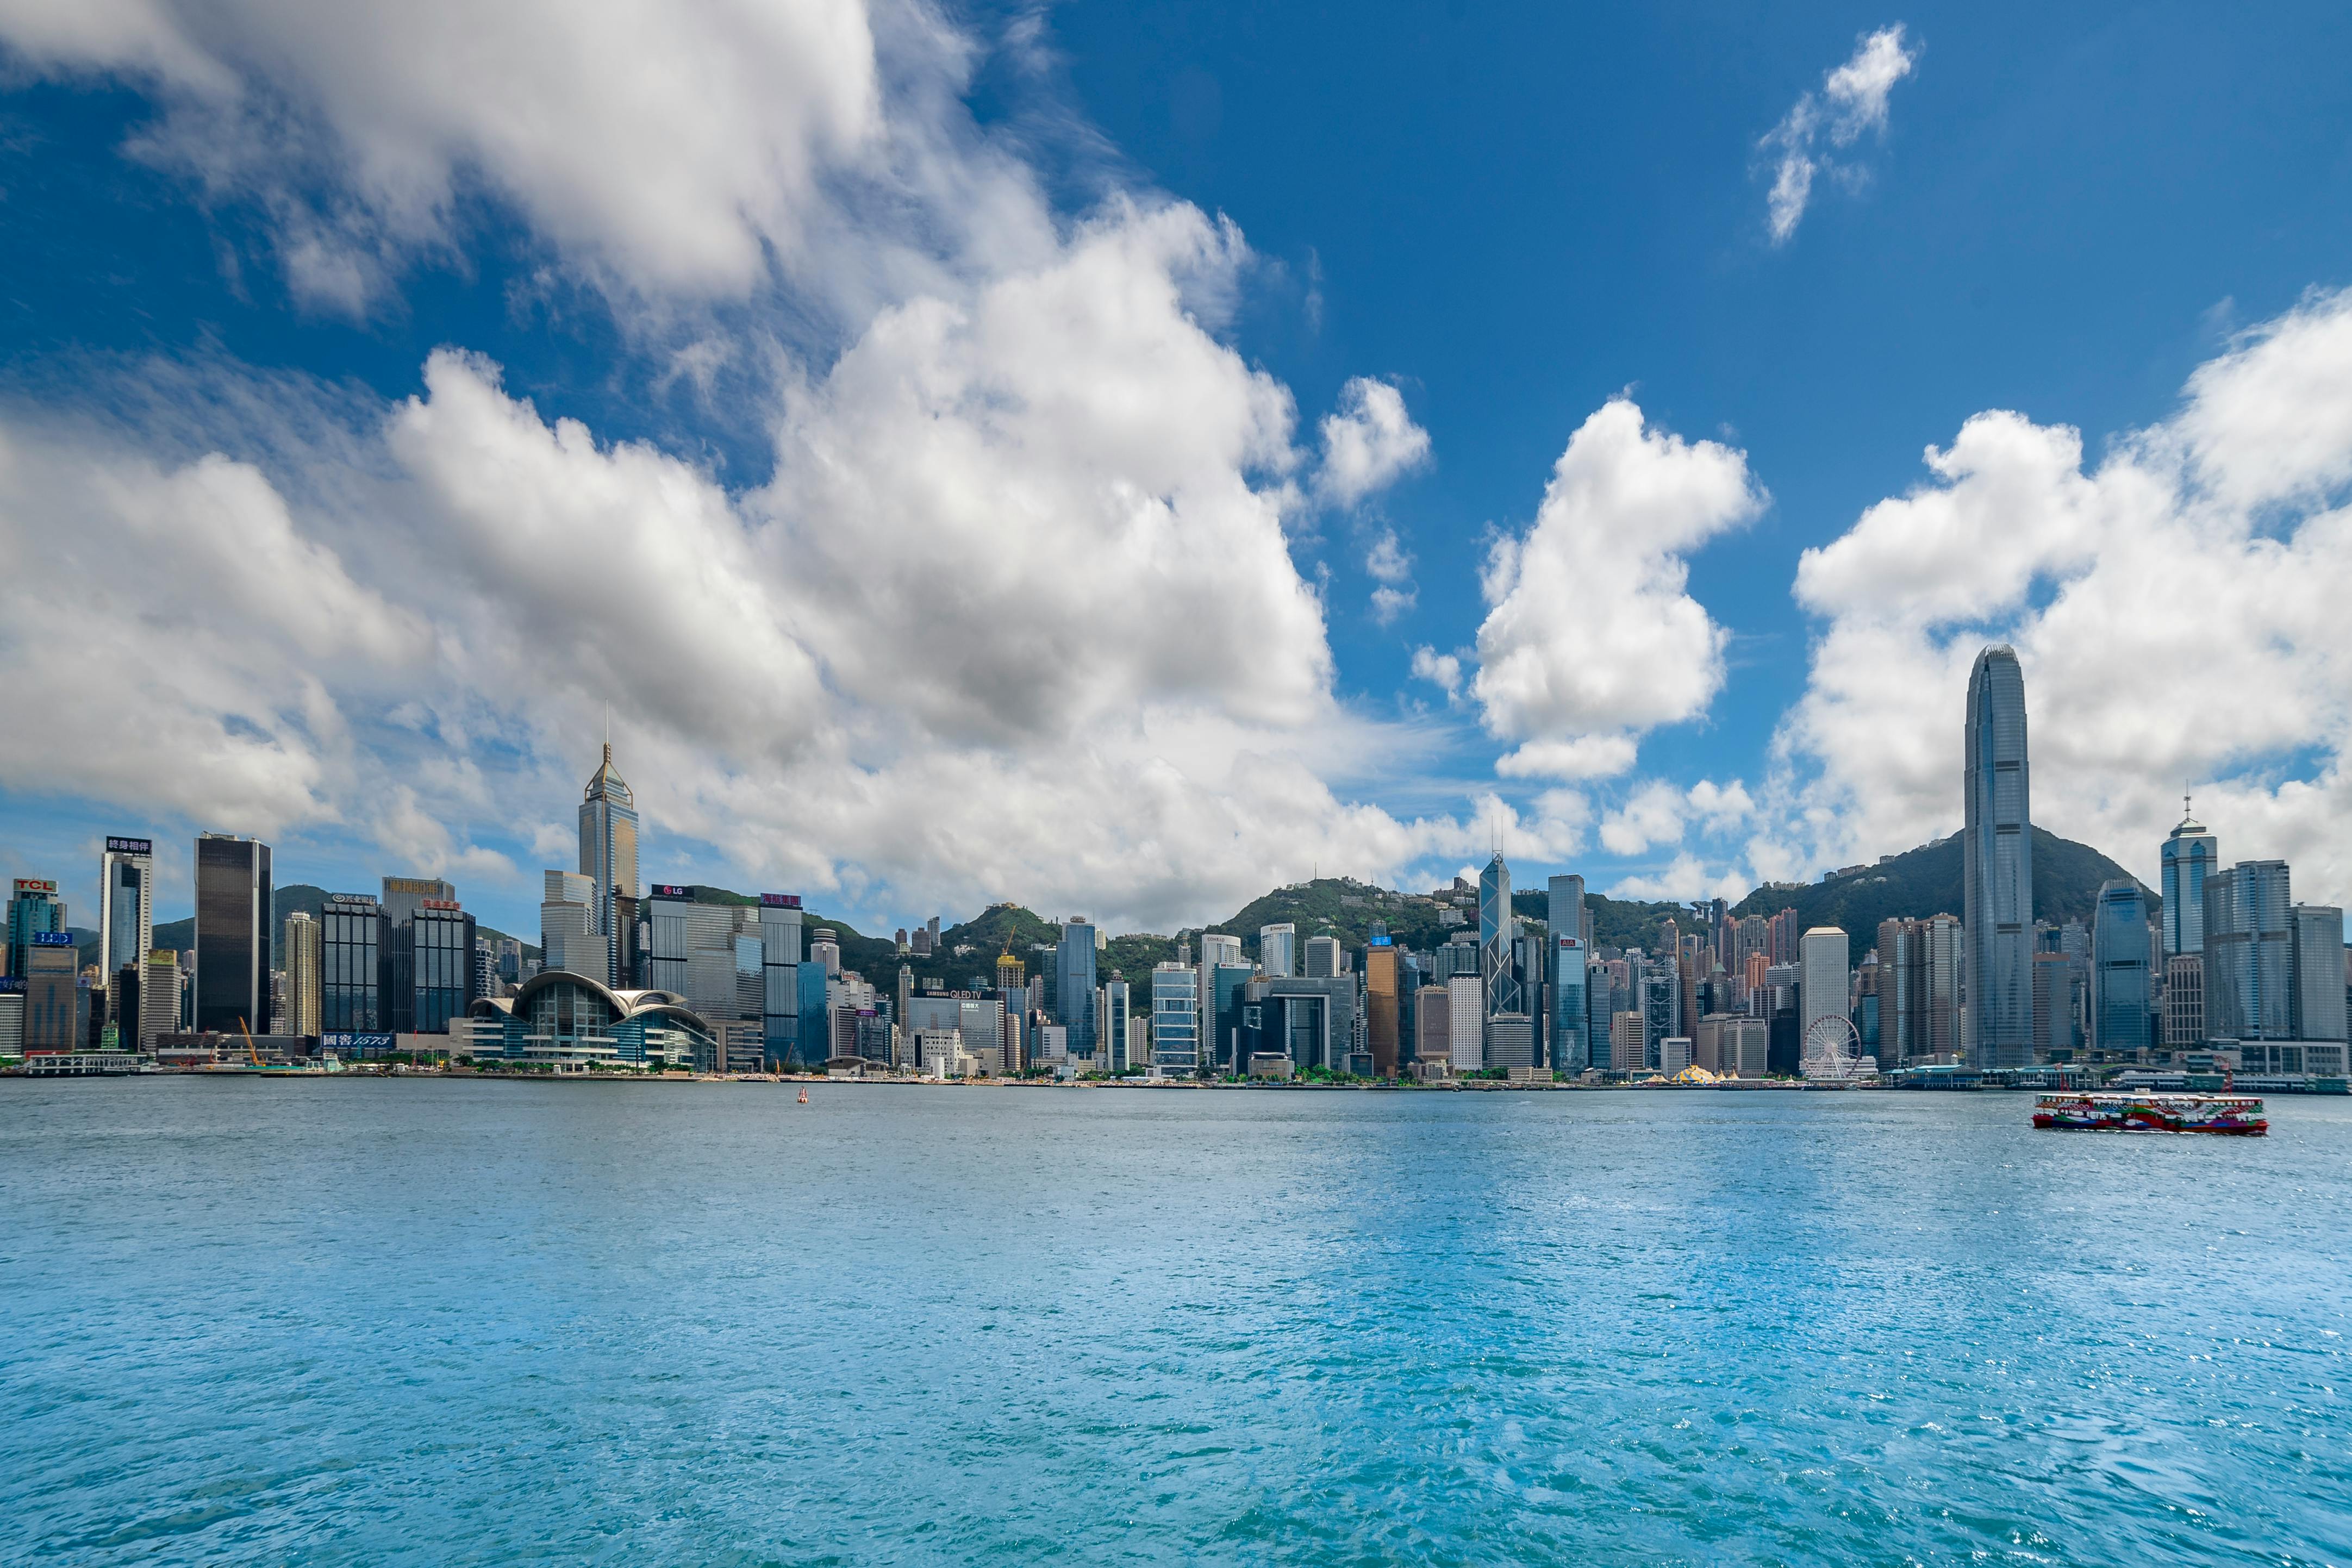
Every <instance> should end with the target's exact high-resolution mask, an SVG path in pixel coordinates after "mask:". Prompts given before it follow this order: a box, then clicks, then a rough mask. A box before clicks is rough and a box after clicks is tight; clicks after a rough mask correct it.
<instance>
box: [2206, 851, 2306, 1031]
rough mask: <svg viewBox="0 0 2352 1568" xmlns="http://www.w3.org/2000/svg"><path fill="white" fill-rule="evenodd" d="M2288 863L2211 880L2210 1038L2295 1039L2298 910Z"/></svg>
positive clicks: (2249, 867)
mask: <svg viewBox="0 0 2352 1568" xmlns="http://www.w3.org/2000/svg"><path fill="white" fill-rule="evenodd" d="M2293 902H2294V901H2293V899H2292V898H2291V897H2290V896H2289V893H2288V886H2287V868H2286V862H2284V861H2240V862H2238V863H2237V864H2236V865H2233V866H2231V868H2230V869H2229V870H2227V871H2217V872H2215V873H2213V874H2212V875H2211V876H2210V877H2208V878H2206V879H2205V1032H2206V1036H2207V1038H2209V1039H2212V1040H2291V1039H2293V1038H2294V988H2293V987H2292V985H2291V984H2290V980H2291V978H2292V977H2293V973H2294V954H2293V950H2292V943H2293V936H2292V933H2291V930H2290V926H2289V921H2288V915H2287V912H2288V910H2289V908H2290V907H2291V906H2292V904H2293Z"/></svg>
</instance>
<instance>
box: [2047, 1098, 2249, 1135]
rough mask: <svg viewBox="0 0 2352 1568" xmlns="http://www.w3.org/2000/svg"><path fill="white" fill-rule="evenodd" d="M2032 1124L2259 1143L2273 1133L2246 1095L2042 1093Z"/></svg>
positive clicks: (2079, 1130) (2065, 1129)
mask: <svg viewBox="0 0 2352 1568" xmlns="http://www.w3.org/2000/svg"><path fill="white" fill-rule="evenodd" d="M2033 1124H2034V1125H2035V1126H2037V1127H2047V1128H2054V1129H2056V1130H2058V1131H2060V1132H2071V1133H2220V1134H2225V1135H2228V1136H2234V1137H2242V1138H2259V1137H2261V1136H2262V1135H2263V1134H2265V1133H2267V1132H2269V1131H2270V1130H2271V1124H2270V1123H2269V1121H2268V1120H2267V1119H2265V1118H2264V1116H2263V1103H2262V1102H2261V1101H2260V1100H2257V1099H2254V1098H2252V1096H2250V1095H2244V1094H2152V1093H2123V1094H2115V1093H2109V1094H2092V1093H2082V1092H2069V1093H2063V1094H2044V1095H2042V1097H2041V1098H2040V1099H2038V1100H2036V1101H2035V1102H2034V1103H2033Z"/></svg>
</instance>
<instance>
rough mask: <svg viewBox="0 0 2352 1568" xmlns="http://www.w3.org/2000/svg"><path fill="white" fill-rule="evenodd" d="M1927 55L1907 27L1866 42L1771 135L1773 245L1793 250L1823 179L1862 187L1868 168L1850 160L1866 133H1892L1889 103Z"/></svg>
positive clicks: (1762, 145)
mask: <svg viewBox="0 0 2352 1568" xmlns="http://www.w3.org/2000/svg"><path fill="white" fill-rule="evenodd" d="M1918 61H1919V51H1918V50H1917V49H1916V48H1914V47H1908V46H1906V44H1905V42H1904V37H1903V26H1902V24H1901V23H1897V24H1895V26H1891V27H1881V28H1880V29H1879V30H1878V31H1876V32H1874V33H1871V34H1869V35H1867V36H1865V37H1863V38H1862V39H1861V40H1860V41H1859V42H1858V43H1856V44H1855V46H1854V51H1853V57H1852V58H1850V59H1848V60H1847V61H1846V62H1845V64H1843V65H1842V66H1840V67H1838V68H1836V69H1834V70H1832V71H1831V72H1830V73H1829V75H1828V76H1826V77H1824V78H1822V86H1821V89H1820V91H1818V92H1808V93H1806V94H1805V95H1804V96H1803V97H1801V98H1800V99H1797V101H1796V103H1795V105H1794V106H1793V107H1792V108H1790V110H1789V112H1788V113H1787V114H1786V115H1784V116H1783V117H1782V118H1781V120H1780V124H1778V125H1776V126H1774V127H1773V128H1772V129H1771V130H1770V131H1767V132H1766V133H1765V135H1764V138H1763V140H1762V141H1760V142H1759V149H1760V150H1761V151H1762V152H1764V153H1765V155H1766V157H1767V158H1768V159H1769V162H1770V163H1771V169H1772V190H1771V193H1770V194H1769V196H1768V197H1766V204H1767V209H1768V222H1769V226H1770V229H1771V234H1772V243H1773V244H1774V245H1785V244H1786V243H1788V241H1789V239H1790V236H1791V235H1794V234H1795V233H1796V232H1797V225H1798V224H1799V223H1801V221H1803V219H1804V215H1805V208H1806V206H1807V205H1808V204H1810V203H1811V200H1812V194H1813V182H1814V180H1815V179H1816V178H1817V177H1819V176H1822V175H1827V176H1829V177H1831V178H1833V179H1836V180H1839V181H1841V182H1843V183H1846V184H1849V185H1853V184H1858V183H1861V181H1862V180H1864V178H1865V177H1866V175H1867V171H1866V170H1865V169H1864V167H1863V166H1862V165H1861V164H1859V163H1856V162H1853V161H1852V160H1851V159H1849V158H1847V157H1845V156H1844V154H1845V152H1846V150H1847V149H1849V148H1851V147H1853V144H1854V143H1855V142H1856V141H1860V140H1861V139H1862V138H1863V137H1864V135H1865V134H1869V135H1874V136H1884V135H1885V131H1886V100H1887V96H1888V95H1889V94H1890V93H1892V92H1893V91H1894V90H1895V83H1896V82H1899V81H1901V80H1902V79H1903V78H1905V77H1906V76H1909V75H1910V74H1911V70H1912V68H1913V67H1914V66H1916V65H1917V64H1918Z"/></svg>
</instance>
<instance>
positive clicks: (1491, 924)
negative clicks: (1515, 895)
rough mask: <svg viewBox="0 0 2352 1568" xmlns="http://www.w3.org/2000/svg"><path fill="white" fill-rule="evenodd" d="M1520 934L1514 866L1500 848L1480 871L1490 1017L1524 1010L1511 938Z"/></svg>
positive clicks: (1482, 963) (1481, 947)
mask: <svg viewBox="0 0 2352 1568" xmlns="http://www.w3.org/2000/svg"><path fill="white" fill-rule="evenodd" d="M1517 935H1518V921H1517V918H1515V917H1514V916H1513V915H1512V914H1511V868H1510V867H1509V866H1507V865H1506V864H1504V863H1503V855H1502V852H1501V851H1499V850H1498V851H1496V853H1495V858H1494V859H1492V860H1490V861H1488V862H1486V870H1484V871H1482V872H1480V873H1478V977H1479V978H1480V979H1481V980H1482V981H1483V982H1485V991H1486V994H1485V1001H1486V1016H1487V1017H1488V1018H1492V1017H1494V1016H1495V1015H1496V1013H1516V1012H1520V1011H1522V1010H1524V1009H1522V1008H1521V1007H1520V1006H1519V981H1518V974H1517V969H1516V967H1514V966H1513V964H1512V958H1513V956H1514V955H1513V953H1512V951H1511V939H1512V938H1513V937H1515V936H1517Z"/></svg>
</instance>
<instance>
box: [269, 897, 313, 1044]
mask: <svg viewBox="0 0 2352 1568" xmlns="http://www.w3.org/2000/svg"><path fill="white" fill-rule="evenodd" d="M321 931H322V927H321V925H320V922H318V921H316V920H313V919H311V918H310V916H309V915H305V914H303V913H302V911H300V910H299V909H298V910H296V911H295V912H294V913H293V914H291V915H288V916H287V917H286V933H285V936H284V938H283V939H282V940H281V941H280V942H279V943H278V952H279V954H280V956H281V957H282V959H283V961H284V964H285V968H286V1017H285V1018H284V1019H283V1020H281V1022H280V1025H279V1032H280V1033H283V1034H295V1035H304V1036H308V1037H309V1038H310V1039H313V1040H315V1039H317V1038H318V1036H319V1032H320V1029H321V1028H322V1027H323V1026H322V1025H321V1024H320V1021H319V1020H320V1018H321V1016H323V1015H322V1014H321V1012H320V1003H321V1001H322V999H323V998H321V995H320V976H321V974H322V973H323V968H322V966H323V963H324V959H325V948H324V946H323V944H322V943H321V942H320V935H321Z"/></svg>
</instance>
